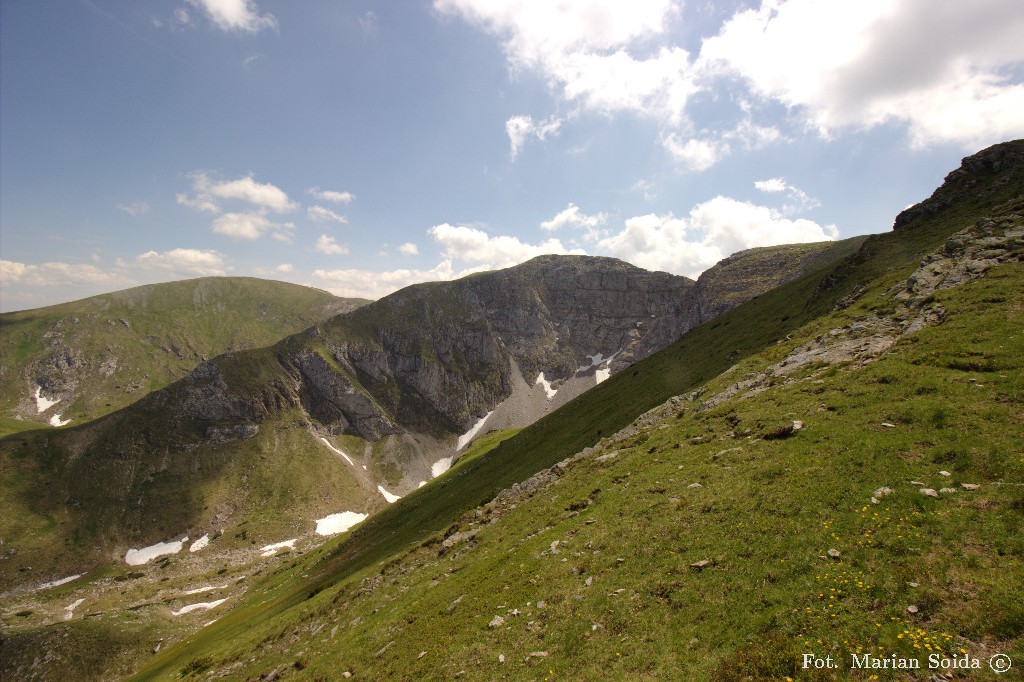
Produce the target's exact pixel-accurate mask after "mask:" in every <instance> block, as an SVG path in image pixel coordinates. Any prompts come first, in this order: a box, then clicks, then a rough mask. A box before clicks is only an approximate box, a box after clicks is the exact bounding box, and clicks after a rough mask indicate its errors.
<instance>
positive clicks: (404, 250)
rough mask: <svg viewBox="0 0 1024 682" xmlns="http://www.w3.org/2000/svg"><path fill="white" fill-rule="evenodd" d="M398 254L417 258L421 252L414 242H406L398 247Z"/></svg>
mask: <svg viewBox="0 0 1024 682" xmlns="http://www.w3.org/2000/svg"><path fill="white" fill-rule="evenodd" d="M398 252H399V253H400V254H402V255H404V256H415V255H418V254H419V252H420V250H419V248H418V247H417V246H416V245H415V244H413V243H412V242H406V243H404V244H402V245H401V246H399V247H398Z"/></svg>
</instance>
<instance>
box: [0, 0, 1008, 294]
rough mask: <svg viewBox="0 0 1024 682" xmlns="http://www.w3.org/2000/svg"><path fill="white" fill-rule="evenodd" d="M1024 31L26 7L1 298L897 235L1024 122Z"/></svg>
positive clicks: (657, 4) (938, 0) (504, 11)
mask: <svg viewBox="0 0 1024 682" xmlns="http://www.w3.org/2000/svg"><path fill="white" fill-rule="evenodd" d="M1021 35H1024V4H1021V3H1020V2H1019V0H976V1H972V2H962V1H955V2H954V1H951V0H884V1H883V0H856V1H854V0H828V1H824V0H820V1H819V0H763V1H762V2H756V1H751V2H741V1H736V0H733V1H721V2H719V1H705V2H689V3H685V4H684V3H683V2H679V1H675V0H628V1H623V0H575V1H566V2H559V3H554V2H550V1H544V0H394V1H387V2H384V1H377V2H373V1H371V0H346V1H334V2H328V1H321V0H304V1H303V2H284V1H283V0H282V1H274V0H163V1H161V2H146V1H138V2H128V1H127V0H119V1H114V0H54V1H52V2H32V1H30V0H3V3H2V4H0V259H2V263H0V309H2V310H17V309H24V308H33V307H38V306H42V305H48V304H51V303H56V302H61V301H67V300H73V299H76V298H82V297H84V296H89V295H93V294H96V293H101V292H105V291H112V290H116V289H122V288H126V287H130V286H134V285H138V284H144V283H150V282H158V281H168V280H173V279H181V278H187V277H197V276H204V275H245V276H258V277H267V278H273V279H280V280H286V281H291V282H296V283H300V284H307V285H311V286H315V287H319V288H322V289H326V290H329V291H332V292H334V293H337V294H339V295H345V296H364V297H369V298H378V297H380V296H382V295H385V294H387V293H389V292H391V291H394V290H395V289H397V288H400V287H402V286H405V285H407V284H411V283H413V282H417V281H425V280H436V279H447V278H452V277H458V276H461V275H463V274H467V273H470V272H474V271H478V270H483V269H493V268H497V267H505V266H509V265H513V264H515V263H518V262H522V261H524V260H527V259H528V258H530V257H533V256H535V255H538V254H541V253H587V254H592V255H607V256H615V257H619V258H623V259H624V260H628V261H630V262H633V263H635V264H637V265H640V266H641V267H646V268H649V269H659V270H667V271H671V272H675V273H678V274H683V275H687V276H691V277H694V276H696V275H697V274H698V273H699V272H701V271H702V270H704V269H706V268H707V267H709V266H710V265H712V264H713V263H715V262H716V261H717V260H719V259H720V258H722V257H724V256H727V255H728V254H729V253H732V252H734V251H736V250H739V249H743V248H749V247H753V246H762V245H770V244H780V243H791V242H797V241H819V240H822V239H834V238H843V237H848V236H852V235H856V234H863V233H869V232H882V231H885V230H887V229H889V228H890V226H891V224H892V219H893V217H894V216H895V215H896V213H898V212H899V211H900V210H901V209H903V208H904V207H905V206H907V205H908V204H911V203H914V202H916V201H919V200H921V199H923V198H925V197H926V196H928V195H929V194H930V193H931V191H932V190H933V189H934V188H935V187H936V186H937V185H938V184H939V183H940V182H941V180H942V177H943V176H944V175H945V173H947V172H948V171H949V170H951V169H953V168H955V167H956V166H957V165H958V164H959V160H960V158H961V157H963V156H965V155H967V154H970V153H972V152H974V151H977V150H978V149H980V148H982V147H985V146H988V145H990V144H993V143H996V142H999V141H1002V140H1007V139H1013V138H1018V137H1022V136H1024V41H1021V40H1020V39H1019V37H1020V36H1021Z"/></svg>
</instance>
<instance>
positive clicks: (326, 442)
mask: <svg viewBox="0 0 1024 682" xmlns="http://www.w3.org/2000/svg"><path fill="white" fill-rule="evenodd" d="M320 440H322V441H323V442H324V445H326V446H327V447H329V448H330V449H331V450H333V451H334V452H335V453H336V454H339V455H341V456H342V457H344V458H345V461H346V462H348V463H349V464H350V465H351V466H355V464H353V463H352V460H350V459H349V458H348V455H346V454H345V453H344V452H342V451H341V450H339V449H338V448H336V447H334V446H333V445H331V441H329V440H327V439H326V438H324V437H323V436H320ZM363 468H364V469H365V468H366V467H363Z"/></svg>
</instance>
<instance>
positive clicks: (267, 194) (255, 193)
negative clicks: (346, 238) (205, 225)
mask: <svg viewBox="0 0 1024 682" xmlns="http://www.w3.org/2000/svg"><path fill="white" fill-rule="evenodd" d="M188 178H189V180H191V182H192V190H193V192H195V195H194V196H191V197H190V196H188V195H187V194H178V195H177V199H178V203H179V204H182V205H184V206H189V207H191V208H195V209H197V210H200V211H206V212H209V213H219V212H220V211H221V208H220V204H219V203H218V202H217V200H218V199H221V200H223V199H228V200H240V201H245V202H247V203H250V204H253V205H254V206H257V207H259V208H261V209H266V210H270V211H273V212H275V213H286V212H288V211H294V210H295V209H296V208H298V205H297V204H295V203H294V202H293V201H291V200H290V199H289V198H288V194H287V193H285V191H284V190H282V189H281V188H280V187H277V186H275V185H272V184H270V183H262V182H257V181H256V180H254V179H253V177H252V176H251V175H247V176H245V177H242V178H238V179H237V180H214V179H212V178H210V176H209V175H207V173H206V172H204V171H194V172H192V173H189V174H188Z"/></svg>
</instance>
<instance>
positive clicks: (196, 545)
mask: <svg viewBox="0 0 1024 682" xmlns="http://www.w3.org/2000/svg"><path fill="white" fill-rule="evenodd" d="M208 544H210V536H209V534H204V535H203V537H201V538H199V539H198V540H196V541H195V542H193V543H192V546H191V547H189V548H188V551H190V552H198V551H199V550H201V549H202V548H203V547H206V546H207V545H208Z"/></svg>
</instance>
